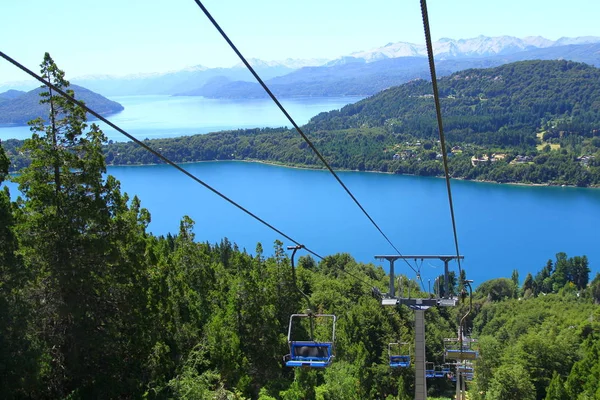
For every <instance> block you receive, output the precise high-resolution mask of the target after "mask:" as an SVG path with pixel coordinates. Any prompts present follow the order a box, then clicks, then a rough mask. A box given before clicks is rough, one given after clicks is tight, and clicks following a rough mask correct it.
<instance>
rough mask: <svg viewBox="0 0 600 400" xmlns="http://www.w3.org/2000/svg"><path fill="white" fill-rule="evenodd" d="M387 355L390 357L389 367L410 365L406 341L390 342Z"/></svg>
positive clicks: (406, 366)
mask: <svg viewBox="0 0 600 400" xmlns="http://www.w3.org/2000/svg"><path fill="white" fill-rule="evenodd" d="M405 349H407V350H406V351H404V350H405ZM388 356H389V358H390V367H392V368H398V367H400V368H408V367H410V347H409V344H408V343H390V344H389V345H388Z"/></svg>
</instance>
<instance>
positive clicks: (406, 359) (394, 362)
mask: <svg viewBox="0 0 600 400" xmlns="http://www.w3.org/2000/svg"><path fill="white" fill-rule="evenodd" d="M390 367H393V368H398V367H400V368H408V367H410V356H390Z"/></svg>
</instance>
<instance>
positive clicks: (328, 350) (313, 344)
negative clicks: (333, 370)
mask: <svg viewBox="0 0 600 400" xmlns="http://www.w3.org/2000/svg"><path fill="white" fill-rule="evenodd" d="M301 318H331V319H332V334H331V340H330V341H317V340H314V339H313V338H310V340H296V338H294V337H292V325H293V324H294V319H301ZM335 323H336V316H335V315H331V314H313V315H310V314H292V316H291V317H290V324H289V327H288V345H289V349H290V353H289V354H287V355H285V356H284V357H283V361H284V363H285V365H286V366H287V367H303V368H325V367H328V366H329V365H330V364H331V362H332V361H333V357H334V340H335ZM311 324H312V321H311ZM311 330H312V328H311Z"/></svg>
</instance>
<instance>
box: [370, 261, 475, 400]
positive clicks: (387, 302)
mask: <svg viewBox="0 0 600 400" xmlns="http://www.w3.org/2000/svg"><path fill="white" fill-rule="evenodd" d="M463 258H464V256H460V255H456V256H449V255H433V256H432V255H416V256H415V255H410V256H402V255H393V256H392V255H390V256H387V255H380V256H375V259H377V260H388V261H389V263H390V287H389V292H388V293H387V294H386V295H385V296H384V297H383V299H382V300H381V304H382V305H384V306H396V305H398V304H404V305H406V306H408V307H410V308H412V309H413V310H415V400H426V399H427V382H426V379H425V378H426V375H427V372H426V366H425V316H424V313H425V310H427V309H428V308H430V307H436V306H445V307H448V306H450V307H451V306H455V305H456V303H457V302H458V298H451V297H450V296H449V293H450V291H449V283H448V280H449V279H448V276H449V270H448V263H449V262H450V261H451V260H456V259H461V260H462V259H463ZM407 259H408V260H412V259H414V260H427V259H429V260H431V259H436V260H442V261H443V262H444V288H445V290H444V295H445V296H444V297H441V296H440V297H438V298H427V299H421V298H410V297H403V296H396V289H395V287H394V281H395V277H394V262H395V261H396V260H407ZM438 294H439V291H438Z"/></svg>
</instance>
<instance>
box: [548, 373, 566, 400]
mask: <svg viewBox="0 0 600 400" xmlns="http://www.w3.org/2000/svg"><path fill="white" fill-rule="evenodd" d="M546 400H569V396H568V395H567V391H566V390H565V386H564V384H563V381H562V379H561V377H560V375H559V374H558V373H557V372H556V371H554V373H553V374H552V380H551V381H550V385H549V386H548V390H547V391H546Z"/></svg>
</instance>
